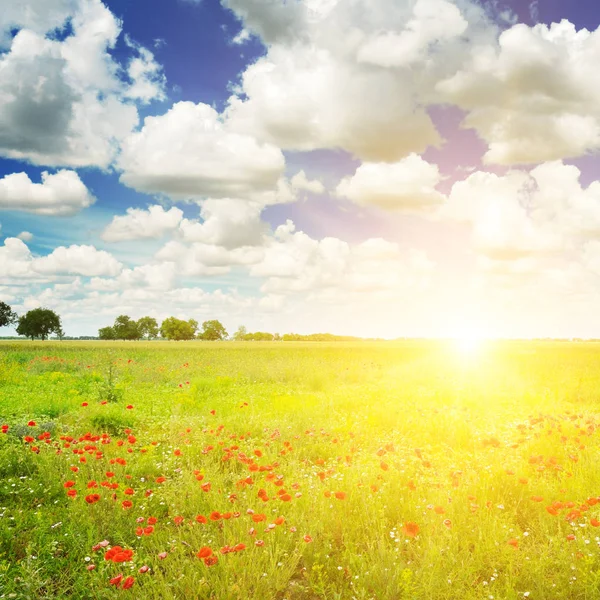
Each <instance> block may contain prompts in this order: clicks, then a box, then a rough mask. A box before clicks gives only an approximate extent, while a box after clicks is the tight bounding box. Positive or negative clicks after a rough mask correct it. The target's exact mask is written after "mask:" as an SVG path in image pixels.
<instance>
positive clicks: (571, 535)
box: [567, 533, 575, 542]
mask: <svg viewBox="0 0 600 600" xmlns="http://www.w3.org/2000/svg"><path fill="white" fill-rule="evenodd" d="M567 539H568V540H569V541H570V542H572V541H573V540H574V539H575V536H574V535H573V534H572V533H570V534H569V535H568V536H567Z"/></svg>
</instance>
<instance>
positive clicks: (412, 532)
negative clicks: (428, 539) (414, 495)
mask: <svg viewBox="0 0 600 600" xmlns="http://www.w3.org/2000/svg"><path fill="white" fill-rule="evenodd" d="M402 529H403V531H404V533H405V535H407V536H408V537H413V538H414V537H415V536H416V535H417V534H418V533H419V530H420V527H419V526H418V525H417V524H416V523H413V522H412V521H408V522H407V523H405V524H404V527H403V528H402Z"/></svg>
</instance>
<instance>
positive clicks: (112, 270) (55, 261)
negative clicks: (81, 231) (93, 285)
mask: <svg viewBox="0 0 600 600" xmlns="http://www.w3.org/2000/svg"><path fill="white" fill-rule="evenodd" d="M122 267H123V265H122V264H121V263H120V262H119V261H118V260H117V259H116V258H115V257H114V256H112V255H111V254H109V253H108V252H106V251H104V250H97V249H96V248H94V247H93V246H76V245H73V246H69V247H68V248H67V247H65V246H59V247H58V248H55V249H54V250H53V251H52V252H51V253H50V254H48V256H43V257H41V258H36V259H35V260H33V261H32V264H31V268H32V269H33V270H34V271H35V272H37V273H40V274H45V275H85V276H88V277H92V276H103V275H107V276H111V277H114V276H115V275H118V274H119V273H120V272H121V269H122Z"/></svg>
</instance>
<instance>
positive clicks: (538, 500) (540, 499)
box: [531, 496, 544, 502]
mask: <svg viewBox="0 0 600 600" xmlns="http://www.w3.org/2000/svg"><path fill="white" fill-rule="evenodd" d="M531 500H532V502H543V500H544V498H543V497H542V496H531Z"/></svg>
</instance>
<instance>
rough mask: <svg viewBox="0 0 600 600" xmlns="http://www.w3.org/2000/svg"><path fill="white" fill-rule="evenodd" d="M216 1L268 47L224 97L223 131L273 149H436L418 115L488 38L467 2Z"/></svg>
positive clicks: (426, 120)
mask: <svg viewBox="0 0 600 600" xmlns="http://www.w3.org/2000/svg"><path fill="white" fill-rule="evenodd" d="M223 4H224V5H225V6H227V7H228V8H230V9H231V10H233V11H234V13H235V14H236V15H237V16H238V18H239V19H240V20H241V21H242V22H243V25H244V27H246V28H247V29H248V30H249V31H251V32H252V33H254V34H256V35H258V36H260V37H261V39H262V40H263V42H264V43H265V45H266V46H267V53H266V55H265V56H264V57H262V58H260V59H259V60H258V61H256V62H255V63H254V64H252V65H250V66H249V67H248V68H247V69H246V71H245V72H244V73H243V75H242V81H241V86H240V93H239V94H237V95H235V96H233V97H232V98H230V101H229V108H228V110H227V117H228V119H229V120H230V122H231V126H232V127H234V128H236V129H237V130H239V131H243V132H248V133H252V134H254V135H256V136H258V137H260V138H261V139H266V140H269V141H272V142H274V143H277V144H278V145H280V146H281V147H282V148H286V149H297V150H312V149H315V148H342V149H344V150H347V151H348V152H350V153H352V154H354V155H356V156H357V157H359V158H361V159H363V160H365V161H371V162H380V161H386V162H394V161H397V160H399V159H400V158H402V157H404V156H406V155H408V154H409V153H410V152H422V151H424V150H425V149H426V148H427V147H428V146H437V145H439V144H440V142H441V138H440V135H439V134H438V132H437V131H436V128H435V126H434V124H433V122H432V120H431V118H430V117H429V115H428V113H427V110H426V107H427V106H428V105H429V104H433V103H435V102H436V101H437V98H435V97H434V96H435V94H434V86H435V83H437V82H438V81H439V80H440V79H442V78H444V77H448V76H450V75H451V74H453V73H454V72H456V69H457V68H458V67H460V65H461V64H462V61H463V60H464V58H465V57H466V56H467V55H468V49H469V47H470V45H474V46H478V45H479V44H483V43H484V42H486V41H491V42H493V40H494V36H495V34H496V28H495V27H494V26H492V25H491V24H490V23H489V21H488V20H487V18H486V16H485V13H484V11H483V9H482V8H481V7H479V6H478V5H477V4H476V3H474V2H470V1H468V0H457V1H454V2H449V1H448V0H417V1H416V2H396V1H395V0H382V1H380V2H377V3H376V4H373V3H372V2H367V0H359V1H358V2H353V3H349V2H335V1H329V2H314V1H313V0H302V1H298V2H286V3H283V2H260V1H258V0H252V1H251V2H246V1H242V0H223ZM467 40H468V41H467Z"/></svg>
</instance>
